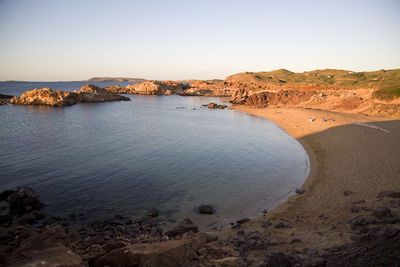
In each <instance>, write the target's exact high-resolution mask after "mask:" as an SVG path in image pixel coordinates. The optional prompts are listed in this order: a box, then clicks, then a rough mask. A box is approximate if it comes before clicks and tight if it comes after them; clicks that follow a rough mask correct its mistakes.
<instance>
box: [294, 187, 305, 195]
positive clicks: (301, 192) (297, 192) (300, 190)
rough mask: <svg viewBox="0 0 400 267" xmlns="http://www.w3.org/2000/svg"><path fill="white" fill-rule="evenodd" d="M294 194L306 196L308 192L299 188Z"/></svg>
mask: <svg viewBox="0 0 400 267" xmlns="http://www.w3.org/2000/svg"><path fill="white" fill-rule="evenodd" d="M294 192H295V193H296V194H298V195H302V194H304V193H305V192H306V191H305V190H303V189H299V188H297V189H296V190H295V191H294Z"/></svg>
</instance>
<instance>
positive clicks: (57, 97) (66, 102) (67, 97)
mask: <svg viewBox="0 0 400 267" xmlns="http://www.w3.org/2000/svg"><path fill="white" fill-rule="evenodd" d="M76 102H77V96H76V93H73V92H64V91H61V90H52V89H50V88H43V89H37V88H35V89H33V90H31V91H26V92H25V93H23V94H22V95H21V96H20V97H13V98H12V99H11V100H10V101H9V103H10V104H15V105H43V106H52V107H63V106H71V105H74V104H76Z"/></svg>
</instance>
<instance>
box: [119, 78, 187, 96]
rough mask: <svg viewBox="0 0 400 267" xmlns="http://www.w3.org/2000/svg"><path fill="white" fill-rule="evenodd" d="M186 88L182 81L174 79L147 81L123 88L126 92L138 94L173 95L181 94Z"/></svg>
mask: <svg viewBox="0 0 400 267" xmlns="http://www.w3.org/2000/svg"><path fill="white" fill-rule="evenodd" d="M183 90H184V85H183V84H182V83H176V82H172V81H145V82H142V83H136V84H130V85H128V86H126V87H125V88H124V89H123V92H124V93H126V94H137V95H171V94H179V93H180V92H182V91H183Z"/></svg>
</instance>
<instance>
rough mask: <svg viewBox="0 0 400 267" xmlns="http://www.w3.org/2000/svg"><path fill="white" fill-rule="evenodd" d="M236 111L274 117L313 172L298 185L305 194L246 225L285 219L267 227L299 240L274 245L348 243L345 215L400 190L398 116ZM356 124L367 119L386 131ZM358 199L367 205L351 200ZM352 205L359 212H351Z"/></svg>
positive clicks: (241, 108)
mask: <svg viewBox="0 0 400 267" xmlns="http://www.w3.org/2000/svg"><path fill="white" fill-rule="evenodd" d="M234 109H235V110H239V111H243V112H246V113H249V114H252V115H256V116H260V117H263V118H267V119H269V120H271V121H274V122H275V123H277V124H278V125H279V126H280V127H281V128H283V129H284V130H285V131H286V132H288V133H289V134H291V135H292V136H293V137H295V138H296V139H297V140H298V141H299V142H300V143H301V144H302V145H303V146H304V148H305V149H306V150H307V153H308V154H309V157H310V162H311V172H310V175H309V177H308V178H307V180H306V181H305V183H304V184H303V186H302V189H304V190H305V193H304V194H302V195H294V196H291V197H289V199H288V200H287V201H286V202H285V203H282V204H280V205H279V206H277V207H276V208H275V209H274V210H272V211H270V212H268V213H267V214H266V215H265V216H262V217H259V218H257V219H254V220H252V221H251V222H250V223H248V224H246V225H244V228H245V229H257V228H260V226H259V225H260V222H262V221H266V220H269V221H271V222H273V223H274V224H275V223H277V222H279V221H283V222H286V221H287V222H289V223H290V224H291V225H292V227H291V228H288V229H275V228H268V229H269V230H268V231H269V232H272V233H274V234H276V235H278V236H280V237H281V238H282V239H284V240H290V239H293V238H299V239H301V240H302V242H298V243H297V242H296V244H286V245H282V246H277V250H282V251H284V250H287V249H301V248H307V247H308V248H316V249H323V248H326V247H329V246H334V245H340V244H343V243H346V242H348V241H350V233H349V227H348V225H347V223H348V221H349V219H350V218H352V217H354V216H356V215H358V214H370V213H371V212H370V211H369V210H368V208H367V207H368V206H371V205H376V201H377V199H376V196H377V194H378V193H379V192H380V191H382V190H390V189H396V190H399V189H400V120H396V119H393V118H378V117H371V116H364V115H357V114H347V113H337V112H330V111H323V110H312V109H303V108H251V107H244V106H235V107H234ZM310 120H311V121H310ZM354 122H367V123H369V124H371V125H374V126H378V127H381V128H383V129H386V130H388V131H389V132H390V133H387V132H385V131H382V130H377V129H373V128H369V127H365V126H360V125H355V124H353V123H354ZM345 192H346V193H345ZM359 200H365V203H361V204H356V205H355V204H352V202H354V201H359ZM352 206H357V207H358V208H359V211H358V212H356V213H355V212H352V211H351V208H352ZM363 207H364V208H365V209H363ZM227 232H228V234H229V232H230V231H227Z"/></svg>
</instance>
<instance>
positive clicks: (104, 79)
mask: <svg viewBox="0 0 400 267" xmlns="http://www.w3.org/2000/svg"><path fill="white" fill-rule="evenodd" d="M87 81H88V82H144V81H146V79H141V78H122V77H93V78H90V79H89V80H87Z"/></svg>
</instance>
